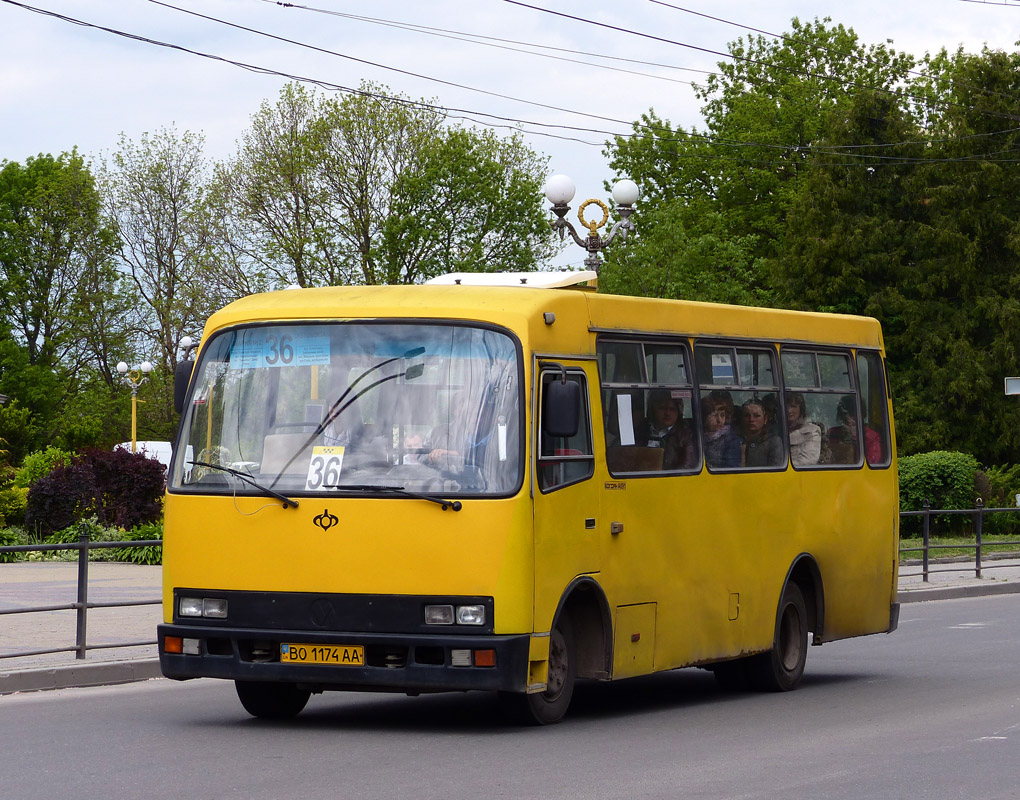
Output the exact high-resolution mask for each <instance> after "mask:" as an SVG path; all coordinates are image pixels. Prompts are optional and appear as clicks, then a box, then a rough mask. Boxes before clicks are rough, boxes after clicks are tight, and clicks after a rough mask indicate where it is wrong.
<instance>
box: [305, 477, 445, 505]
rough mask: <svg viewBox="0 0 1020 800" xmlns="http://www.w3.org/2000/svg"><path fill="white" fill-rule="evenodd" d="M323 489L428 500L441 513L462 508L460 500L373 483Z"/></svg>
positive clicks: (350, 484) (348, 484)
mask: <svg viewBox="0 0 1020 800" xmlns="http://www.w3.org/2000/svg"><path fill="white" fill-rule="evenodd" d="M322 488H324V489H353V490H355V491H360V492H389V493H390V494H399V495H401V496H402V497H414V498H416V499H418V500H428V501H429V502H430V503H436V504H437V505H441V506H442V507H443V511H446V509H448V508H452V509H453V510H454V511H460V510H461V508H463V507H464V506H463V504H462V503H461V502H460V500H447V499H446V498H444V497H436V496H435V495H433V494H425V493H424V492H412V491H410V490H408V489H405V488H404V487H403V486H381V485H378V484H374V483H344V484H341V485H339V486H324V487H322Z"/></svg>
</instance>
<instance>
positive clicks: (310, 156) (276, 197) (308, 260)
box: [212, 83, 329, 296]
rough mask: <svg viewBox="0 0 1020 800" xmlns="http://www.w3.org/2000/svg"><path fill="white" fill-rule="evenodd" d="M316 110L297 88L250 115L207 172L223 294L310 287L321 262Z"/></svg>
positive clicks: (323, 217)
mask: <svg viewBox="0 0 1020 800" xmlns="http://www.w3.org/2000/svg"><path fill="white" fill-rule="evenodd" d="M319 117H320V110H319V103H318V102H317V100H316V98H315V95H314V93H312V92H310V91H309V90H307V89H305V88H304V87H303V86H301V85H300V84H295V83H290V84H287V85H286V86H284V88H283V89H282V90H281V92H280V97H279V99H278V100H277V102H276V103H275V105H274V104H271V103H269V102H268V101H267V102H264V103H263V104H262V107H261V108H260V109H259V110H258V111H257V112H256V113H255V114H254V116H252V120H251V127H250V128H249V129H248V130H247V131H246V132H245V134H244V136H243V137H242V139H241V141H240V144H239V150H238V153H237V155H236V156H235V157H234V158H233V159H230V160H228V161H226V162H223V163H221V164H218V165H217V166H216V168H215V180H214V183H213V187H212V203H213V207H214V209H215V210H214V213H213V220H214V226H215V232H216V250H217V257H218V259H219V269H218V272H219V277H218V280H219V281H220V282H221V283H222V285H223V286H224V287H225V293H226V294H236V295H237V296H241V295H244V294H251V293H252V292H254V291H265V290H268V289H271V288H282V287H283V286H286V285H288V284H291V283H297V284H298V285H300V286H311V285H314V278H313V276H315V275H317V274H318V273H320V272H322V267H321V264H322V262H323V260H324V259H325V258H327V257H328V256H327V248H326V246H325V244H326V243H325V242H324V241H323V231H325V230H326V229H327V227H328V223H329V218H328V216H327V213H326V209H327V208H328V205H329V199H328V198H327V197H326V195H325V193H324V191H323V189H322V186H321V182H320V180H319V175H318V170H319V165H318V157H317V155H316V149H317V141H318V140H317V137H318V131H319V128H320V124H319V122H318V120H319Z"/></svg>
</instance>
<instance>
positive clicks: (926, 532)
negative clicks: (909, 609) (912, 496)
mask: <svg viewBox="0 0 1020 800" xmlns="http://www.w3.org/2000/svg"><path fill="white" fill-rule="evenodd" d="M922 509H923V511H924V513H923V515H922V517H921V537H922V538H921V541H922V543H923V544H924V547H923V549H922V550H921V580H923V581H924V582H925V583H928V542H929V538H930V536H931V523H930V520H931V503H929V502H928V501H927V500H925V501H924V505H923V506H922Z"/></svg>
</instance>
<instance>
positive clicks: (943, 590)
mask: <svg viewBox="0 0 1020 800" xmlns="http://www.w3.org/2000/svg"><path fill="white" fill-rule="evenodd" d="M1018 593H1020V583H1017V582H1009V583H991V584H988V585H986V586H942V587H933V588H931V589H906V590H901V591H900V592H898V593H897V595H896V600H897V601H898V602H900V603H923V602H925V601H926V600H959V599H960V598H964V597H987V596H988V595H996V594H1018Z"/></svg>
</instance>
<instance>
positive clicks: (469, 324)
mask: <svg viewBox="0 0 1020 800" xmlns="http://www.w3.org/2000/svg"><path fill="white" fill-rule="evenodd" d="M286 325H295V326H303V325H310V326H311V325H329V326H344V325H363V326H372V325H376V326H387V325H407V326H416V325H417V326H422V327H426V326H428V327H448V328H449V327H454V328H471V329H479V330H487V331H492V332H493V333H498V334H501V335H503V336H506V337H507V338H508V339H509V340H510V342H511V344H512V345H513V348H514V353H515V358H516V361H517V368H516V374H517V393H518V397H517V402H518V405H519V409H518V421H519V423H518V426H517V427H518V431H517V447H518V451H517V452H518V460H519V464H518V466H517V476H516V481H515V483H514V484H513V487H512V488H511V489H508V490H507V491H506V492H500V493H498V494H497V493H492V494H481V493H468V492H456V493H454V492H448V493H447V494H450V495H451V496H456V497H458V498H466V499H471V500H503V499H507V498H510V497H516V496H517V495H519V494H520V493H521V490H522V489H523V488H524V485H525V476H526V472H527V470H526V466H527V463H528V455H527V453H528V451H527V447H528V436H529V434H528V431H527V420H526V414H525V408H526V403H527V395H526V391H525V389H526V385H525V369H524V366H525V365H524V347H523V345H522V344H521V337H520V335H519V334H518V333H517V332H516V331H514V330H513V329H512V328H508V327H506V326H503V325H497V324H495V323H492V322H479V321H470V320H459V319H434V318H428V317H365V318H362V317H333V318H331V317H327V318H321V317H308V318H294V319H269V320H264V319H263V320H252V321H241V322H235V323H231V324H229V325H224V326H223V327H221V328H217V329H216V330H214V331H211V332H207V333H206V334H204V335H203V337H202V343H201V347H200V349H199V350H198V351H197V353H196V355H195V359H194V364H195V366H194V367H193V369H192V378H191V381H190V382H189V384H188V390H187V394H186V395H185V406H187V405H188V404H189V403H190V402H191V401H192V393H193V392H194V391H196V390H197V388H198V386H199V381H200V372H199V366H204V359H205V355H206V353H207V351H208V349H209V346H210V345H211V343H212V342H214V341H215V340H216V339H217V338H219V337H220V336H221V335H228V334H230V333H232V332H235V331H238V330H246V329H256V328H272V327H279V326H286ZM274 373H276V371H275V370H274ZM270 380H272V381H274V382H275V383H274V384H273V387H272V398H273V402H272V404H271V408H269V409H267V412H266V413H267V415H270V414H271V416H272V419H273V420H274V421H275V419H276V413H277V410H278V409H277V406H278V404H279V399H278V394H279V381H280V375H279V374H272V373H271V374H270ZM184 418H185V415H184V414H182V415H181V416H180V420H179V421H178V426H177V432H176V434H175V436H174V440H173V453H174V455H173V456H172V457H171V461H170V469H169V470H167V493H168V494H180V495H193V496H203V497H209V496H215V497H230V496H234V497H237V496H240V495H238V494H237V489H236V487H227V488H223V489H219V490H217V489H216V488H215V487H213V486H209V485H201V484H196V483H191V484H180V485H178V484H175V483H174V482H173V481H172V480H171V478H170V476H171V475H173V474H174V473H173V470H174V468H175V465H176V463H177V459H178V457H180V458H181V459H183V458H185V451H186V450H187V447H188V445H189V443H188V442H187V441H186V437H187V435H188V430H187V427H186V426H185V425H184V424H183V421H184ZM182 467H183V465H182ZM182 474H183V472H182ZM288 494H289V495H291V496H293V497H297V498H317V497H319V498H321V497H329V498H333V497H340V496H345V497H346V496H350V495H340V494H329V495H324V494H323V493H322V492H309V491H304V490H297V491H288ZM252 496H258V495H254V494H253V495H252ZM365 496H373V497H374V496H377V495H374V494H372V493H366V495H365ZM386 496H387V497H392V495H386ZM398 499H403V498H398Z"/></svg>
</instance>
